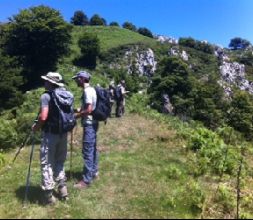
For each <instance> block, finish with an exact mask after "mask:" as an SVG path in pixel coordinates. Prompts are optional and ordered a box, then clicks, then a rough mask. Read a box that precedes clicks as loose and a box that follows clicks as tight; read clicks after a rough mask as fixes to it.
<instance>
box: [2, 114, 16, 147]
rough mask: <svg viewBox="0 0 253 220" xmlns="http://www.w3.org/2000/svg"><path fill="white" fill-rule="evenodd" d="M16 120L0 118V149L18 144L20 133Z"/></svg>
mask: <svg viewBox="0 0 253 220" xmlns="http://www.w3.org/2000/svg"><path fill="white" fill-rule="evenodd" d="M16 127H17V123H16V120H14V119H12V120H5V119H1V118H0V149H3V150H7V149H9V148H13V147H15V146H16V143H17V140H18V134H17V132H16V130H15V128H16Z"/></svg>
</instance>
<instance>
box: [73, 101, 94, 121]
mask: <svg viewBox="0 0 253 220" xmlns="http://www.w3.org/2000/svg"><path fill="white" fill-rule="evenodd" d="M91 112H92V104H87V105H86V108H85V109H81V110H80V111H79V112H76V113H75V118H82V117H85V116H87V115H90V114H91Z"/></svg>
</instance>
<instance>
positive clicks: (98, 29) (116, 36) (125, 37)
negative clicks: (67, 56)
mask: <svg viewBox="0 0 253 220" xmlns="http://www.w3.org/2000/svg"><path fill="white" fill-rule="evenodd" d="M83 33H93V34H96V35H97V37H98V38H99V40H100V46H101V53H105V52H107V51H109V50H111V49H113V48H117V47H120V46H123V45H128V44H139V43H141V44H146V45H149V46H152V45H155V44H156V41H155V40H154V39H151V38H148V37H145V36H143V35H141V34H138V33H136V32H133V31H130V30H128V29H124V28H120V27H109V26H107V27H105V26H85V27H80V26H74V27H73V31H72V46H71V49H72V54H71V57H72V58H73V57H75V56H76V55H78V54H79V53H80V51H79V48H78V46H77V42H78V39H79V37H80V36H81V35H82V34H83Z"/></svg>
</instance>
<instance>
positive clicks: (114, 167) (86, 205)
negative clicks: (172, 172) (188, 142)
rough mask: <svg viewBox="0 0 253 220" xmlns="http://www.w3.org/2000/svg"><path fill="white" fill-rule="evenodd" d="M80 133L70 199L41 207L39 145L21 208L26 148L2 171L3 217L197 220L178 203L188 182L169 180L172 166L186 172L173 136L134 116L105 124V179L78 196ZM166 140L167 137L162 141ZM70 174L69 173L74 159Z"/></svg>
mask: <svg viewBox="0 0 253 220" xmlns="http://www.w3.org/2000/svg"><path fill="white" fill-rule="evenodd" d="M81 133H82V130H81V128H80V127H79V128H78V130H77V132H76V134H75V140H76V142H75V145H74V153H73V156H74V159H73V176H74V179H70V180H68V183H67V184H68V189H69V193H70V200H69V201H68V202H66V203H63V202H58V203H57V204H56V205H55V206H53V207H44V206H43V205H42V204H41V202H40V200H41V196H42V193H41V190H40V168H39V162H38V161H39V152H38V149H39V146H36V151H35V156H34V160H33V164H32V178H31V188H30V193H29V204H28V206H27V208H22V200H23V198H24V190H25V179H26V174H27V167H28V161H29V153H30V152H29V150H30V149H29V148H30V147H29V146H27V147H26V148H25V149H24V151H22V152H21V154H20V155H19V157H18V159H17V161H16V163H15V164H14V165H11V168H10V167H9V168H8V166H6V167H5V168H4V169H2V170H1V175H0V182H1V189H0V198H1V200H0V217H1V218H172V217H175V218H180V217H182V218H188V217H189V218H191V217H196V214H195V213H194V212H188V211H186V210H185V209H186V208H187V207H188V204H187V203H186V204H180V201H178V199H176V198H177V196H182V193H183V192H185V190H186V188H185V187H186V186H185V185H184V181H182V180H184V178H178V179H170V178H169V177H168V175H167V172H168V169H169V168H168V165H169V164H170V162H173V164H174V165H175V166H176V167H178V169H179V170H184V168H185V164H184V162H183V158H182V157H181V156H180V152H181V151H182V143H180V142H175V132H174V131H171V130H168V129H166V128H165V127H164V126H161V125H160V126H158V125H157V124H156V123H155V122H153V121H152V120H147V119H145V118H143V117H141V116H137V115H133V114H130V115H127V116H125V117H124V118H122V119H116V118H112V119H110V120H109V122H108V124H107V125H103V124H101V126H100V131H99V135H98V136H99V139H98V140H99V141H98V146H99V150H100V151H101V152H100V179H99V180H97V181H96V182H94V184H93V185H92V186H91V187H90V188H89V189H87V190H83V191H76V190H74V189H73V184H74V182H75V181H76V180H77V179H78V177H80V175H81V170H82V165H83V162H82V158H81V146H80V144H81ZM161 136H167V137H168V138H167V139H166V141H163V142H157V140H158V139H159V138H160V137H161ZM10 155H11V154H9V157H11V156H10ZM13 155H14V152H13ZM66 170H67V172H68V171H69V158H68V160H67V162H66ZM184 175H185V174H184V173H183V171H182V176H184ZM175 184H176V185H177V187H178V188H177V189H176V188H175ZM174 200H175V201H174ZM175 206H176V207H175ZM13 207H15V208H13Z"/></svg>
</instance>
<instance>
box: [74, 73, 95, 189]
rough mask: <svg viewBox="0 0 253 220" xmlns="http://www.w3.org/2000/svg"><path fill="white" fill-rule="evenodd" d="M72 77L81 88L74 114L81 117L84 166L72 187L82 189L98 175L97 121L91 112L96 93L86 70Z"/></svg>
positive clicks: (93, 107)
mask: <svg viewBox="0 0 253 220" xmlns="http://www.w3.org/2000/svg"><path fill="white" fill-rule="evenodd" d="M72 79H74V80H75V81H76V84H77V86H78V87H80V88H82V89H83V94H82V98H81V99H82V106H81V108H80V110H79V111H78V112H76V114H75V116H76V118H81V119H82V126H83V148H82V153H83V159H84V167H83V175H82V177H83V178H82V180H80V181H79V182H78V183H76V184H75V185H74V188H77V189H84V188H87V187H88V186H89V185H90V184H91V182H92V181H93V179H94V178H96V177H97V176H98V150H97V131H98V121H96V120H94V119H93V117H92V114H91V113H92V111H94V109H95V107H96V102H97V95H96V90H95V89H94V88H93V87H92V86H90V79H91V76H90V74H89V73H88V72H86V71H80V72H78V73H77V74H76V75H75V76H73V77H72Z"/></svg>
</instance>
